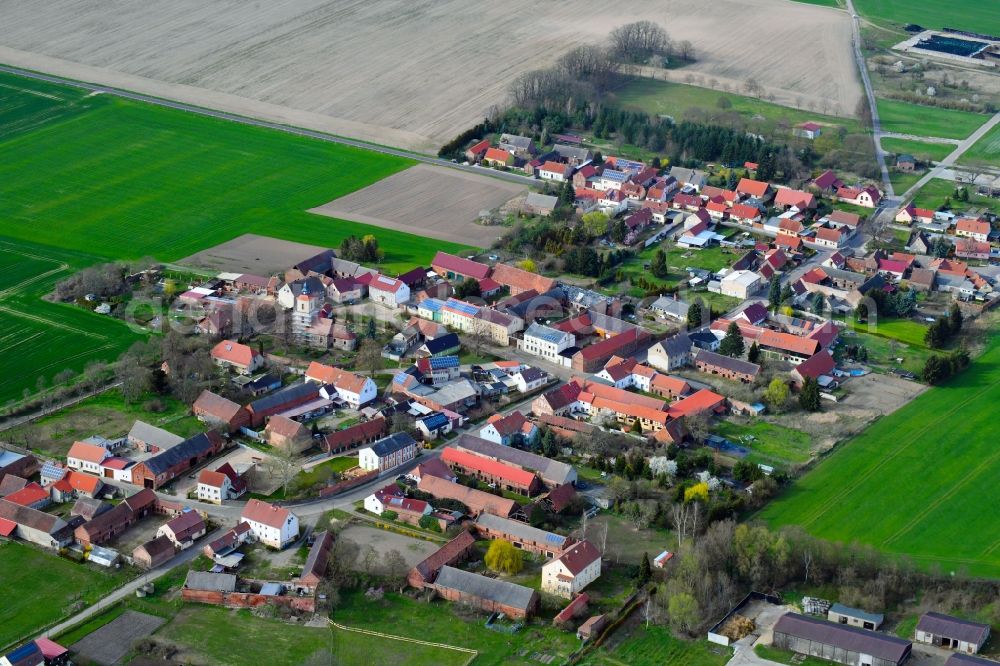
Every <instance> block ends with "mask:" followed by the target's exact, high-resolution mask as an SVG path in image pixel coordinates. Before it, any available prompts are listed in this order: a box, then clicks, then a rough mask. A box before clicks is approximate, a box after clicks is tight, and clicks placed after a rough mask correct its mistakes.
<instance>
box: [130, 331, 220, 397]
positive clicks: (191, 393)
mask: <svg viewBox="0 0 1000 666" xmlns="http://www.w3.org/2000/svg"><path fill="white" fill-rule="evenodd" d="M210 343H211V341H210V340H208V339H206V338H204V337H202V336H185V335H182V334H181V333H178V332H177V331H174V330H169V331H167V333H166V334H165V335H163V336H162V337H160V338H151V339H150V340H149V341H147V342H136V343H135V344H133V345H132V346H131V347H129V349H128V351H126V352H125V353H124V354H122V355H121V357H120V358H119V359H118V362H117V363H116V364H115V378H116V379H117V380H118V381H119V382H121V385H120V387H119V390H120V391H121V394H122V398H123V399H124V400H125V403H126V404H130V403H134V402H137V401H139V400H141V399H142V398H143V397H144V396H145V395H146V394H148V393H153V394H155V395H160V396H162V395H172V396H174V397H175V398H177V399H178V400H180V401H181V402H183V403H184V404H187V405H190V404H192V403H193V402H194V401H195V400H196V399H197V398H198V395H199V394H200V393H201V392H202V390H203V389H206V388H212V389H213V390H219V391H223V392H225V391H227V390H229V384H228V383H224V382H222V381H221V380H220V379H219V373H218V370H217V368H216V367H215V364H214V363H213V362H212V358H211V356H210V355H209V351H210V349H209V347H210ZM164 363H165V364H166V366H165V367H166V368H168V369H169V372H165V371H164V369H163V367H164V366H163V364H164Z"/></svg>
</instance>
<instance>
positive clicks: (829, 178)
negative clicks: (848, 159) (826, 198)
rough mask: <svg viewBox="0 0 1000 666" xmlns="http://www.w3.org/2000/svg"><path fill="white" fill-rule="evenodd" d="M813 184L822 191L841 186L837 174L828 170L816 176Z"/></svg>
mask: <svg viewBox="0 0 1000 666" xmlns="http://www.w3.org/2000/svg"><path fill="white" fill-rule="evenodd" d="M813 184H814V185H815V186H816V187H818V188H820V189H822V190H825V189H829V188H831V187H840V185H842V183H841V182H840V179H839V178H837V174H835V173H834V172H833V171H830V170H827V171H824V172H823V173H821V174H820V175H818V176H816V179H815V180H813Z"/></svg>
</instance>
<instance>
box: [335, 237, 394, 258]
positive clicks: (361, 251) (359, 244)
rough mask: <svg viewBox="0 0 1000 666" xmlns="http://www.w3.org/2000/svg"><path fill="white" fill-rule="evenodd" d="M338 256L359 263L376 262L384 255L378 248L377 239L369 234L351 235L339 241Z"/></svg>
mask: <svg viewBox="0 0 1000 666" xmlns="http://www.w3.org/2000/svg"><path fill="white" fill-rule="evenodd" d="M338 256H339V257H341V258H343V259H347V260H348V261H355V262H357V263H359V264H378V263H381V261H382V259H383V258H384V257H385V252H384V251H383V250H382V249H381V248H379V246H378V239H377V238H375V237H374V236H372V235H371V234H368V235H366V236H365V237H364V238H358V237H357V236H353V235H352V236H348V237H347V238H345V239H344V240H343V241H342V242H341V243H340V251H339V253H338Z"/></svg>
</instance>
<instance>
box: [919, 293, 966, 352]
mask: <svg viewBox="0 0 1000 666" xmlns="http://www.w3.org/2000/svg"><path fill="white" fill-rule="evenodd" d="M963 321H964V318H963V317H962V310H961V309H960V308H959V307H958V303H952V304H951V311H950V312H949V313H948V316H947V317H945V316H943V315H942V316H940V317H938V318H937V319H935V320H934V323H933V324H931V325H930V326H929V327H928V328H927V333H925V334H924V342H925V343H927V346H928V347H931V348H933V349H941V348H942V347H944V346H945V345H947V344H948V343H949V342H951V339H952V338H954V337H955V336H956V335H958V333H959V331H961V330H962V323H963Z"/></svg>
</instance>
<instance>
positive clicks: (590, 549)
mask: <svg viewBox="0 0 1000 666" xmlns="http://www.w3.org/2000/svg"><path fill="white" fill-rule="evenodd" d="M599 559H601V551H599V550H597V547H596V546H595V545H594V544H592V543H590V542H589V541H586V540H584V541H577V542H576V543H575V544H573V545H572V546H570V547H569V548H567V549H566V550H564V551H563V553H562V555H560V556H559V561H560V562H562V564H563V566H565V567H566V568H567V569H569V572H570V573H571V574H573V575H574V576H575V575H577V574H578V573H580V572H581V571H583V570H584V569H586V568H587V567H588V566H590V565H591V564H593V563H594V561H595V560H599Z"/></svg>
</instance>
